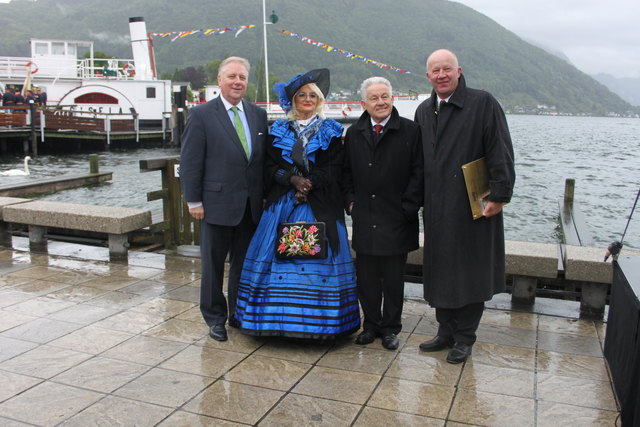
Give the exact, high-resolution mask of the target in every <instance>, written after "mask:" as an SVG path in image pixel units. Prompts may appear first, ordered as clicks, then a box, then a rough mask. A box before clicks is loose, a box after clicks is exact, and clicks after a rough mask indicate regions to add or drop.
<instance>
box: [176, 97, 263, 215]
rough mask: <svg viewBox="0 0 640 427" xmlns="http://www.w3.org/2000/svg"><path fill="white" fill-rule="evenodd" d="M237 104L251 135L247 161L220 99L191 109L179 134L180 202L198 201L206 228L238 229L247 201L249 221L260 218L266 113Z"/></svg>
mask: <svg viewBox="0 0 640 427" xmlns="http://www.w3.org/2000/svg"><path fill="white" fill-rule="evenodd" d="M221 96H222V95H221ZM242 102H243V106H244V111H245V115H246V117H247V122H248V124H249V129H250V132H251V158H250V159H247V155H246V154H245V152H244V149H243V147H242V143H241V142H240V138H238V134H237V133H236V130H235V128H234V126H233V123H232V122H231V120H230V119H229V115H228V113H227V111H226V110H225V108H224V104H223V103H222V100H221V99H220V98H219V97H218V98H215V99H213V100H211V101H209V102H207V103H206V104H202V105H199V106H197V107H195V108H193V109H191V110H190V111H189V119H188V120H187V125H186V127H185V130H184V133H183V134H182V151H181V153H180V183H181V186H182V193H183V195H184V200H185V201H186V202H198V201H202V203H203V205H204V213H205V218H204V220H205V221H206V222H208V223H211V224H216V225H225V226H235V225H238V224H239V223H240V221H241V219H242V217H243V215H244V212H245V208H246V204H247V200H249V203H250V204H251V213H252V216H253V220H254V222H255V223H256V224H257V223H258V221H259V220H260V213H261V211H262V203H263V196H264V182H263V166H264V157H265V151H266V144H267V113H266V111H265V110H263V109H262V108H259V107H256V106H255V105H253V104H251V103H248V102H246V101H242Z"/></svg>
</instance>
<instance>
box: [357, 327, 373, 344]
mask: <svg viewBox="0 0 640 427" xmlns="http://www.w3.org/2000/svg"><path fill="white" fill-rule="evenodd" d="M377 336H378V334H376V333H375V332H373V331H367V330H365V331H363V332H362V333H361V334H360V335H358V337H357V338H356V344H360V345H366V344H371V343H372V342H373V341H375V339H376V337H377Z"/></svg>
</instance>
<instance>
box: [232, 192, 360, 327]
mask: <svg viewBox="0 0 640 427" xmlns="http://www.w3.org/2000/svg"><path fill="white" fill-rule="evenodd" d="M293 194H294V192H293V191H290V192H289V193H287V194H286V195H284V196H283V197H281V199H280V200H279V201H278V202H277V203H275V204H273V205H271V206H269V207H268V208H267V209H266V210H265V211H264V212H263V214H262V218H261V219H260V224H259V225H258V228H257V230H256V233H255V235H254V236H253V239H252V241H251V244H250V245H249V250H248V251H247V255H246V257H245V261H244V266H243V269H242V275H241V276H240V285H239V288H238V301H237V307H236V312H235V318H236V320H237V321H238V322H239V323H240V329H241V330H242V332H244V333H247V334H250V335H258V336H285V337H293V338H310V339H324V338H333V337H336V336H340V335H348V334H351V333H353V332H355V331H357V330H358V329H359V328H360V311H359V307H358V292H357V288H356V274H355V270H354V266H353V260H352V259H351V253H350V252H349V240H348V237H347V230H346V228H345V226H344V224H343V223H341V222H338V224H337V226H338V234H339V240H340V245H339V250H338V252H337V253H335V252H333V251H332V250H331V248H329V250H328V255H327V257H326V258H325V259H310V260H301V259H287V260H281V259H277V258H276V257H275V241H276V228H277V227H278V224H279V223H282V222H296V221H315V218H314V215H313V212H312V211H311V208H310V207H309V204H308V203H305V204H302V205H298V206H295V208H294V198H293Z"/></svg>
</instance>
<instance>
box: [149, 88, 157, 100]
mask: <svg viewBox="0 0 640 427" xmlns="http://www.w3.org/2000/svg"><path fill="white" fill-rule="evenodd" d="M155 97H156V88H155V87H148V88H147V98H155Z"/></svg>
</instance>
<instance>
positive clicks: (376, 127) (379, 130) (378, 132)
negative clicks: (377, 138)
mask: <svg viewBox="0 0 640 427" xmlns="http://www.w3.org/2000/svg"><path fill="white" fill-rule="evenodd" d="M373 128H374V129H375V130H376V135H380V132H382V125H381V124H377V125H373Z"/></svg>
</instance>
